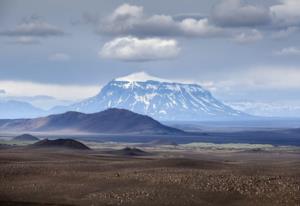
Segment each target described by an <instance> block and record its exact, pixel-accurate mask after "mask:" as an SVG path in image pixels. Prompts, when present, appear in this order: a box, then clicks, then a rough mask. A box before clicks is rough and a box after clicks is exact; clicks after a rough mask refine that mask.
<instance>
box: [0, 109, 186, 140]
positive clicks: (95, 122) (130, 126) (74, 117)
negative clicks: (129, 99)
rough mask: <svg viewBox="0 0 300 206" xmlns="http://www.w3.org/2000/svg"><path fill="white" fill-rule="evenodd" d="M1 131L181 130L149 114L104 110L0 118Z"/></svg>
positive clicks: (159, 131)
mask: <svg viewBox="0 0 300 206" xmlns="http://www.w3.org/2000/svg"><path fill="white" fill-rule="evenodd" d="M0 130H2V131H37V132H53V131H61V132H63V131H64V132H90V133H108V134H117V133H118V134H120V133H138V134H177V133H183V132H182V131H181V130H178V129H175V128H171V127H167V126H165V125H162V124H161V123H159V122H158V121H156V120H154V119H152V118H151V117H148V116H145V115H140V114H137V113H134V112H131V111H128V110H125V109H108V110H105V111H102V112H98V113H93V114H84V113H80V112H66V113H63V114H57V115H50V116H47V117H41V118H35V119H18V120H6V121H4V120H2V121H0Z"/></svg>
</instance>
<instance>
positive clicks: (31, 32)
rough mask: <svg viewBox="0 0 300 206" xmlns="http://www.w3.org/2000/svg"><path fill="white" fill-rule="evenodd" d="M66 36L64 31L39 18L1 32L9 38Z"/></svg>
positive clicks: (0, 32) (33, 18)
mask: <svg viewBox="0 0 300 206" xmlns="http://www.w3.org/2000/svg"><path fill="white" fill-rule="evenodd" d="M64 34H65V33H64V31H63V30H61V29H60V28H58V27H57V26H54V25H52V24H49V23H47V22H46V21H43V20H42V19H40V18H38V17H30V18H28V19H25V20H24V21H23V22H22V23H21V24H19V25H17V26H16V27H15V28H12V29H7V30H2V31H0V35H2V36H9V37H50V36H62V35H64Z"/></svg>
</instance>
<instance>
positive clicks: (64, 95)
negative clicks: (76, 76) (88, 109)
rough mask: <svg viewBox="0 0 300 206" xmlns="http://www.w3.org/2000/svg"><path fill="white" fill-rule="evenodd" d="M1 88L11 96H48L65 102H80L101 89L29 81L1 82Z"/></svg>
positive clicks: (94, 86)
mask: <svg viewBox="0 0 300 206" xmlns="http://www.w3.org/2000/svg"><path fill="white" fill-rule="evenodd" d="M0 88H3V89H4V90H5V91H6V94H7V95H9V96H15V97H18V96H19V97H22V96H24V94H26V96H37V95H48V96H52V97H55V98H57V99H63V100H78V99H84V98H88V97H91V96H94V95H96V94H97V93H98V92H99V90H100V87H99V86H97V85H91V86H81V85H59V84H42V83H35V82H27V81H0Z"/></svg>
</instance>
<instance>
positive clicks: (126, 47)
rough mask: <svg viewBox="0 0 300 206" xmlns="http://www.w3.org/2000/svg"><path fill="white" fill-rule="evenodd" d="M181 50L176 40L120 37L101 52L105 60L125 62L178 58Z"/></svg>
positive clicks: (107, 44) (105, 45) (106, 45)
mask: <svg viewBox="0 0 300 206" xmlns="http://www.w3.org/2000/svg"><path fill="white" fill-rule="evenodd" d="M179 52H180V48H179V46H178V43H177V41H176V40H173V39H160V38H145V39H139V38H135V37H130V36H129V37H120V38H116V39H114V40H112V41H110V42H107V43H105V44H104V46H103V47H102V49H101V51H100V52H99V54H100V56H101V57H103V58H111V59H119V60H123V61H152V60H160V59H170V58H173V57H175V56H177V55H178V54H179Z"/></svg>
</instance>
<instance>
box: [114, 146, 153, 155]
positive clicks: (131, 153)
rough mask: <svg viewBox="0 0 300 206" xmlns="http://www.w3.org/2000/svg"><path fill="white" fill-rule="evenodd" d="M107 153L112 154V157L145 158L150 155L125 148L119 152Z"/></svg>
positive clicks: (135, 149) (139, 150) (136, 149)
mask: <svg viewBox="0 0 300 206" xmlns="http://www.w3.org/2000/svg"><path fill="white" fill-rule="evenodd" d="M108 153H109V154H113V155H124V156H146V155H150V153H148V152H145V151H143V150H141V149H138V148H130V147H126V148H124V149H121V150H115V151H110V152H108Z"/></svg>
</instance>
